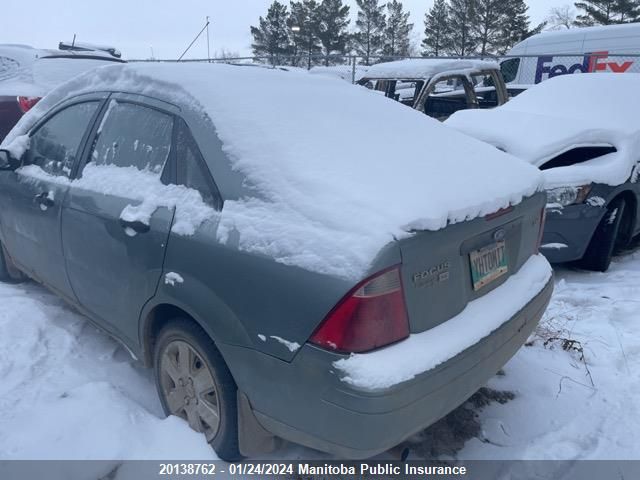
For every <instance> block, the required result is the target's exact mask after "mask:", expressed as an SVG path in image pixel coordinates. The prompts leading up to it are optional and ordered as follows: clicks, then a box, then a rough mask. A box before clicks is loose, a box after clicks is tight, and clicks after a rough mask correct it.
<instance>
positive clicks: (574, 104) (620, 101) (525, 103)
mask: <svg viewBox="0 0 640 480" xmlns="http://www.w3.org/2000/svg"><path fill="white" fill-rule="evenodd" d="M639 83H640V75H637V74H625V75H616V74H608V73H602V74H600V73H599V74H597V75H564V76H559V77H555V78H553V79H551V80H548V81H545V82H542V83H541V84H539V85H537V86H535V87H533V88H531V89H529V90H527V91H525V92H524V93H522V94H520V95H518V96H517V97H516V98H514V99H513V100H511V101H510V102H508V103H507V104H505V105H503V106H501V107H498V108H496V109H493V110H467V111H460V112H457V113H455V114H454V115H452V116H451V117H450V118H449V119H448V120H447V121H446V122H445V123H446V125H447V126H450V127H453V128H455V129H457V130H460V131H461V132H464V133H467V134H469V135H471V136H473V137H475V138H478V139H480V140H483V141H485V142H488V143H490V144H492V145H494V146H496V147H498V148H499V149H501V150H504V151H507V152H509V153H511V154H513V155H515V156H517V157H520V158H522V159H524V160H526V161H528V162H530V163H532V164H533V165H536V166H538V167H540V166H542V165H544V164H545V163H546V162H548V161H549V160H551V159H552V158H554V157H556V156H558V155H560V154H562V153H564V152H567V151H569V150H572V149H574V148H577V147H584V146H613V147H615V149H616V150H617V152H615V153H610V154H607V155H604V156H602V157H599V158H595V159H592V160H588V161H586V162H583V163H578V164H575V165H570V166H566V167H558V168H553V169H549V170H545V172H544V176H545V183H546V186H547V187H549V188H552V187H555V186H565V185H567V186H578V185H584V184H587V183H603V184H606V185H612V186H616V185H620V184H622V183H624V182H626V181H627V180H628V179H629V177H630V176H631V173H632V171H633V168H634V167H635V165H636V163H637V161H638V152H640V123H638V120H637V115H638V111H640V95H638V93H637V89H638V84H639Z"/></svg>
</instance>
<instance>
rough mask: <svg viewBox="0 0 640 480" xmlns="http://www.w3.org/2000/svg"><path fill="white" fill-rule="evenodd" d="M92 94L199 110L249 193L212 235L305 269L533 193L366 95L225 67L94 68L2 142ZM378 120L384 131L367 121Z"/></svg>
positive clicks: (477, 148)
mask: <svg viewBox="0 0 640 480" xmlns="http://www.w3.org/2000/svg"><path fill="white" fill-rule="evenodd" d="M101 90H107V91H109V90H117V91H123V92H134V93H144V94H147V95H150V96H155V97H157V98H160V99H165V100H167V101H171V102H172V103H174V104H178V105H181V106H189V108H191V109H193V110H195V111H202V113H203V114H206V115H207V116H208V117H210V118H211V119H212V120H213V124H214V125H215V128H216V133H217V135H218V137H219V138H220V140H221V141H222V144H223V150H224V152H225V153H226V154H227V158H228V160H229V162H230V166H231V168H232V169H234V170H236V171H239V172H241V173H242V174H243V175H244V176H245V177H246V179H247V183H248V184H250V185H251V187H252V188H253V189H255V190H257V191H258V192H259V195H256V196H247V198H241V199H238V200H227V201H226V202H225V205H224V209H223V211H222V214H221V217H222V218H221V221H220V229H219V232H220V235H221V238H220V239H221V241H226V239H228V238H230V237H232V236H231V235H230V233H232V232H239V233H240V237H241V242H240V245H241V247H244V248H246V249H247V250H251V251H258V252H261V253H264V254H267V255H269V256H271V257H274V258H276V259H278V260H280V261H282V262H283V263H288V264H295V265H298V266H302V267H304V268H307V269H311V270H317V271H322V272H325V273H331V274H336V275H340V276H345V277H350V278H351V277H359V276H360V275H362V274H363V273H365V272H366V269H367V268H368V266H369V263H370V262H371V261H372V259H373V258H374V257H375V255H376V254H377V253H378V252H379V251H380V249H381V248H382V247H384V246H385V245H386V244H387V243H389V242H390V241H392V240H393V239H394V238H402V237H406V236H409V235H411V233H410V232H412V231H414V230H438V229H441V228H444V227H445V226H447V225H448V224H450V223H457V222H462V221H466V220H470V219H473V218H476V217H479V216H484V215H487V214H490V213H493V212H496V211H498V210H500V209H502V208H505V207H508V206H509V205H514V204H517V203H519V202H521V200H522V199H523V198H524V197H528V196H530V195H533V194H534V193H535V192H536V191H538V190H539V189H540V188H541V183H542V178H541V175H540V173H539V171H538V170H537V169H535V168H534V167H532V166H531V165H528V164H526V163H525V162H523V161H521V160H518V159H516V158H514V157H512V156H510V155H507V154H505V153H502V152H500V151H498V150H496V149H495V148H493V147H492V146H490V145H487V144H486V143H483V142H479V141H477V140H475V139H472V138H471V137H468V136H466V135H463V134H461V133H458V132H456V131H454V130H453V129H450V128H447V127H445V126H443V125H441V124H440V123H439V122H437V121H435V120H432V119H430V118H428V117H427V116H425V115H423V114H421V113H419V112H416V111H414V110H412V109H408V108H406V107H404V106H403V105H400V104H396V103H394V102H389V101H388V100H387V99H386V98H379V97H377V96H375V95H370V93H369V91H368V90H365V89H359V88H354V87H353V86H351V85H349V84H347V83H345V82H336V81H335V80H334V79H331V78H325V77H323V76H321V75H315V76H314V75H308V74H306V73H297V72H282V71H277V70H275V71H274V70H265V69H258V68H256V69H250V68H241V67H234V66H228V65H212V64H205V65H194V64H175V65H169V64H135V65H134V64H128V65H117V66H109V67H103V68H99V69H96V70H94V71H92V72H90V73H87V74H85V75H84V76H82V77H80V78H77V79H75V80H72V81H71V82H69V83H67V84H66V85H65V86H63V87H61V88H59V89H57V90H55V91H54V92H52V93H51V94H50V95H48V96H47V97H46V98H45V99H44V100H42V101H41V102H40V103H39V104H38V105H36V107H34V109H32V110H31V111H30V112H29V114H27V115H26V116H25V117H23V118H22V119H21V121H20V122H19V123H18V125H17V126H16V128H14V130H13V131H12V132H11V133H10V134H9V135H8V136H7V138H6V139H5V142H4V144H3V145H5V146H6V145H9V144H10V143H11V142H12V141H13V139H15V138H16V137H18V136H19V135H21V134H24V133H25V132H26V131H28V129H29V128H30V126H31V125H33V123H34V121H36V120H37V118H39V117H40V116H41V115H43V113H44V112H46V111H47V110H48V109H49V108H50V107H51V106H52V105H53V104H56V103H58V102H59V101H61V100H62V99H64V98H66V97H68V96H71V95H77V94H79V93H83V92H87V91H101ZM378 121H379V122H380V123H381V124H382V123H384V125H386V127H385V128H383V129H380V128H377V127H376V128H372V122H374V124H375V123H376V122H378ZM382 132H385V133H387V134H386V135H385V134H382ZM233 236H235V235H233Z"/></svg>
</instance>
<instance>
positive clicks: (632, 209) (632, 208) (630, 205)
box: [609, 190, 638, 246]
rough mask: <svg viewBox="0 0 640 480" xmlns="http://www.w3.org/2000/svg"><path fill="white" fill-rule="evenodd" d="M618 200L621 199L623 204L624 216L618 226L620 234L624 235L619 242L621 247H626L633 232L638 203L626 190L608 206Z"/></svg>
mask: <svg viewBox="0 0 640 480" xmlns="http://www.w3.org/2000/svg"><path fill="white" fill-rule="evenodd" d="M618 199H623V200H624V202H625V207H626V208H625V214H624V217H623V219H622V222H623V223H622V224H621V225H620V234H621V235H624V237H622V238H623V240H622V242H620V245H621V246H626V245H628V244H629V243H630V242H631V238H632V236H633V231H634V227H635V224H634V219H635V218H636V215H637V208H638V202H637V200H636V197H635V195H634V194H633V193H632V192H630V191H628V190H626V191H624V192H621V193H619V194H618V195H616V197H615V198H614V199H613V200H612V201H611V202H609V203H610V204H611V203H613V202H614V201H616V200H618Z"/></svg>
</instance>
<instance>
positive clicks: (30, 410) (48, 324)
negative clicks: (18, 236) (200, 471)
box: [0, 284, 216, 478]
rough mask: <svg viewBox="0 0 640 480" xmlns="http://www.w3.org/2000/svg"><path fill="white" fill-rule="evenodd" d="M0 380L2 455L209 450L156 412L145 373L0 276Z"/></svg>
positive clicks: (207, 454) (51, 302) (141, 455)
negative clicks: (0, 379)
mask: <svg viewBox="0 0 640 480" xmlns="http://www.w3.org/2000/svg"><path fill="white" fill-rule="evenodd" d="M0 378H2V382H0V459H2V460H18V459H21V460H28V459H31V460H46V459H58V460H66V459H69V460H97V459H104V460H113V459H117V460H122V459H139V460H141V459H158V460H161V459H167V458H180V459H183V458H184V459H187V458H190V459H200V460H203V459H215V458H216V456H215V452H214V451H213V450H211V449H210V448H209V446H208V445H207V443H206V439H205V438H204V436H203V435H201V434H198V433H196V432H194V431H192V430H191V429H190V428H189V426H188V425H187V422H185V421H184V420H182V419H179V418H177V417H170V418H167V419H165V418H163V417H164V415H163V414H162V409H161V407H160V405H159V402H158V398H157V394H156V391H155V386H154V383H153V377H152V375H151V372H150V371H147V370H143V369H141V368H139V367H135V366H134V365H133V362H132V360H131V358H130V357H129V355H128V354H127V353H126V352H125V351H124V350H123V349H122V348H120V347H119V346H118V344H116V343H115V342H114V341H113V340H111V339H110V338H108V337H107V336H106V335H104V334H101V333H99V332H98V331H97V330H96V329H95V328H94V327H92V326H90V325H89V324H88V323H87V322H86V320H85V319H84V318H83V317H81V316H80V315H77V314H76V313H74V312H72V311H71V310H70V309H68V308H67V307H65V306H64V303H63V301H62V300H60V299H58V298H57V297H55V296H54V295H52V294H50V293H48V292H47V291H46V290H44V289H42V288H40V287H38V286H37V285H33V284H25V285H22V286H16V285H7V284H0ZM54 473H56V472H52V474H54ZM104 473H106V472H103V475H104ZM98 477H99V476H96V477H93V478H98ZM54 478H87V477H86V472H85V476H80V475H78V476H74V475H70V476H67V477H63V476H61V477H54Z"/></svg>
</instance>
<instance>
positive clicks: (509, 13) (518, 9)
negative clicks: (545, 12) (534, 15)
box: [497, 0, 547, 54]
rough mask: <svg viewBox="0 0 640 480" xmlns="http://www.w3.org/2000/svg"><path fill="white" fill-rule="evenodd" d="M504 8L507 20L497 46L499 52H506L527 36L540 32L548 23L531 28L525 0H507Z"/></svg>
mask: <svg viewBox="0 0 640 480" xmlns="http://www.w3.org/2000/svg"><path fill="white" fill-rule="evenodd" d="M504 8H505V12H504V15H505V22H504V26H503V28H502V34H501V38H500V42H499V44H498V48H497V53H499V54H503V53H506V52H507V51H508V50H509V49H510V48H511V47H513V46H514V45H515V44H516V43H519V42H521V41H522V40H524V39H525V38H528V37H530V36H532V35H535V34H537V33H540V32H541V31H542V30H543V29H544V28H545V27H546V25H547V23H546V22H543V23H541V24H539V25H538V26H537V27H535V28H533V29H532V28H531V21H530V19H529V6H528V5H527V4H526V3H525V1H524V0H505V2H504Z"/></svg>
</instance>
